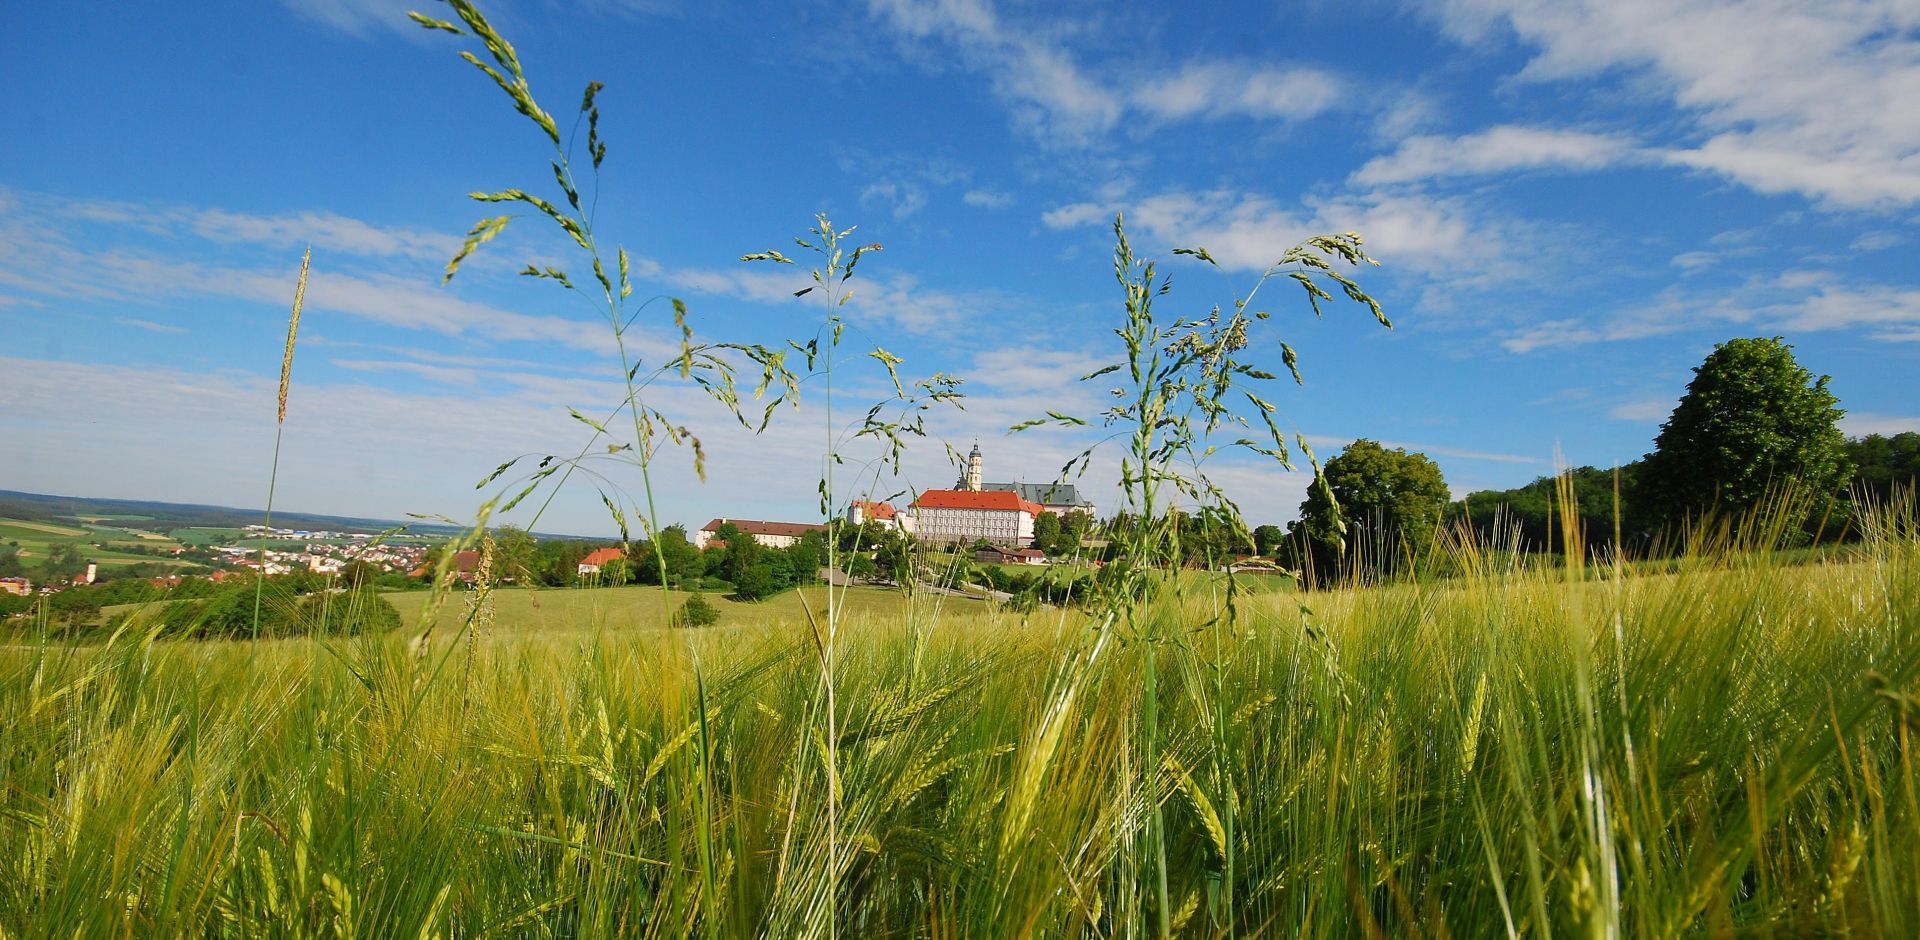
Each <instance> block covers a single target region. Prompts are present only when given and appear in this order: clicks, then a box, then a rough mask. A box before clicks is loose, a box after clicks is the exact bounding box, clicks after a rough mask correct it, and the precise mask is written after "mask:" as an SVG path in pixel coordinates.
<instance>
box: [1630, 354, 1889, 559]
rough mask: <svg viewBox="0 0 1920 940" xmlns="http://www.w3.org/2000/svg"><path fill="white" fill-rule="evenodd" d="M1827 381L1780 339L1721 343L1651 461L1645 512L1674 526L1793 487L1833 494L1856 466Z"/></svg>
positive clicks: (1690, 388) (1682, 401) (1746, 506)
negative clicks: (1849, 455) (1850, 461)
mask: <svg viewBox="0 0 1920 940" xmlns="http://www.w3.org/2000/svg"><path fill="white" fill-rule="evenodd" d="M1829 378H1830V377H1829V376H1824V375H1823V376H1820V377H1818V378H1815V377H1814V375H1813V373H1811V372H1808V371H1807V370H1806V369H1804V368H1802V367H1801V365H1800V364H1799V363H1798V362H1797V361H1795V360H1794V358H1793V347H1792V346H1789V345H1787V344H1786V343H1785V342H1783V341H1782V340H1781V339H1780V338H1779V337H1777V336H1776V337H1772V338H1752V339H1731V340H1728V341H1726V342H1724V343H1721V344H1719V345H1717V346H1715V347H1714V348H1713V352H1711V353H1709V354H1707V358H1706V360H1705V361H1704V362H1702V363H1701V364H1700V367H1699V368H1697V369H1695V370H1694V371H1693V381H1692V382H1689V383H1688V384H1687V392H1686V394H1685V395H1684V396H1682V397H1681V399H1680V403H1679V404H1678V405H1676V406H1675V407H1674V409H1673V415H1672V416H1671V417H1669V418H1668V419H1667V422H1666V423H1665V424H1664V425H1662V426H1661V428H1660V436H1659V437H1657V438H1656V439H1655V440H1654V449H1653V453H1651V454H1649V455H1647V459H1646V465H1645V468H1644V470H1643V471H1642V475H1641V476H1642V478H1641V484H1642V491H1643V495H1644V498H1645V499H1646V500H1647V501H1648V504H1649V508H1651V509H1652V510H1653V511H1654V512H1655V513H1657V514H1658V515H1659V516H1661V517H1662V518H1665V519H1667V520H1669V521H1672V520H1677V519H1681V518H1684V517H1686V516H1689V515H1695V514H1698V513H1701V512H1705V511H1708V510H1720V511H1740V510H1746V509H1751V508H1753V507H1755V506H1757V505H1759V503H1760V502H1761V500H1763V499H1764V498H1766V497H1767V496H1768V495H1769V493H1770V492H1772V491H1777V490H1779V489H1781V488H1784V487H1787V486H1797V487H1802V488H1804V491H1805V492H1807V493H1810V494H1812V495H1815V496H1820V497H1825V496H1831V495H1833V494H1834V493H1835V492H1836V491H1837V490H1838V489H1839V488H1840V487H1841V486H1842V485H1843V484H1844V483H1845V482H1846V481H1847V478H1848V475H1849V473H1850V472H1851V467H1850V466H1849V464H1848V460H1847V453H1846V446H1845V445H1846V441H1845V439H1844V438H1843V437H1842V435H1841V433H1840V427H1839V421H1840V416H1841V415H1842V414H1843V412H1842V411H1841V410H1840V408H1839V407H1838V402H1839V399H1837V398H1835V397H1834V395H1833V393H1832V392H1830V391H1828V390H1827V382H1828V380H1829Z"/></svg>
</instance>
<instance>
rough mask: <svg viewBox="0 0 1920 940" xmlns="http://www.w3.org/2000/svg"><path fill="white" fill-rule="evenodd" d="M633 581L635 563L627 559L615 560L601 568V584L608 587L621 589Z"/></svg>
mask: <svg viewBox="0 0 1920 940" xmlns="http://www.w3.org/2000/svg"><path fill="white" fill-rule="evenodd" d="M632 580H633V562H630V561H628V560H626V559H625V558H615V559H613V560H611V561H608V562H606V563H604V564H602V565H601V566H600V583H601V584H604V585H606V586H608V587H619V586H621V585H623V584H626V583H628V582H630V581H632Z"/></svg>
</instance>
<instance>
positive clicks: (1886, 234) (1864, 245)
mask: <svg viewBox="0 0 1920 940" xmlns="http://www.w3.org/2000/svg"><path fill="white" fill-rule="evenodd" d="M1906 241H1907V237H1906V236H1905V235H1902V234H1900V233H1899V232H1890V231H1887V230H1886V229H1879V230H1876V231H1872V232H1867V233H1865V234H1862V235H1861V236H1860V237H1859V238H1856V239H1854V240H1853V244H1852V245H1849V246H1848V247H1850V248H1852V249H1853V250H1854V251H1885V250H1887V249H1889V248H1893V247H1897V246H1899V245H1903V244H1906Z"/></svg>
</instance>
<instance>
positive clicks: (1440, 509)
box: [1293, 438, 1450, 577]
mask: <svg viewBox="0 0 1920 940" xmlns="http://www.w3.org/2000/svg"><path fill="white" fill-rule="evenodd" d="M1329 491H1331V493H1332V496H1333V499H1332V500H1331V501H1329V500H1328V498H1327V496H1328V492H1329ZM1449 496H1450V494H1449V492H1448V490H1447V481H1446V478H1445V477H1443V476H1442V475H1441V473H1440V466H1439V465H1438V464H1436V463H1434V462H1433V461H1432V460H1431V459H1429V458H1428V457H1427V455H1425V454H1421V453H1412V452H1409V451H1407V450H1406V449H1405V448H1398V447H1396V448H1393V449H1391V450H1389V449H1387V448H1385V447H1382V446H1380V444H1379V443H1377V442H1375V441H1370V440H1366V439H1364V438H1363V439H1361V440H1357V441H1354V442H1353V443H1352V444H1349V445H1348V446H1347V449H1346V450H1344V451H1341V452H1340V454H1339V456H1336V457H1334V458H1333V459H1332V460H1329V461H1327V463H1326V466H1325V467H1323V468H1321V471H1320V476H1319V478H1317V479H1315V480H1314V483H1313V486H1312V487H1311V488H1310V489H1309V490H1308V491H1307V498H1306V500H1305V501H1304V502H1302V503H1301V504H1300V518H1299V520H1298V521H1296V522H1295V523H1294V530H1293V536H1294V538H1293V541H1294V543H1295V550H1296V551H1299V552H1303V553H1307V554H1308V555H1309V557H1306V558H1296V559H1295V563H1296V564H1300V563H1301V562H1305V561H1311V563H1312V567H1313V568H1314V570H1315V571H1316V572H1317V573H1318V576H1319V577H1326V576H1329V575H1331V574H1333V573H1334V572H1335V571H1337V570H1339V569H1340V568H1342V567H1349V566H1356V565H1357V566H1360V567H1362V568H1364V569H1367V570H1370V571H1377V572H1390V571H1394V570H1398V569H1399V568H1400V566H1401V564H1402V562H1403V561H1404V560H1405V559H1406V558H1409V557H1415V558H1417V557H1419V556H1421V555H1423V554H1425V552H1426V550H1427V547H1428V545H1430V544H1431V543H1432V541H1433V533H1434V530H1435V529H1436V528H1437V527H1438V526H1439V525H1440V519H1441V516H1442V515H1443V514H1444V513H1445V512H1446V508H1447V502H1448V499H1449ZM1342 521H1344V522H1345V525H1346V532H1345V534H1344V538H1343V536H1342V533H1341V531H1340V529H1341V525H1340V523H1341V522H1342Z"/></svg>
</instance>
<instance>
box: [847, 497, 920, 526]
mask: <svg viewBox="0 0 1920 940" xmlns="http://www.w3.org/2000/svg"><path fill="white" fill-rule="evenodd" d="M847 521H849V522H852V523H853V524H854V525H864V524H866V523H868V522H873V523H877V524H879V525H881V526H884V527H886V528H889V529H893V530H894V531H896V532H905V533H909V534H911V533H912V532H913V515H912V514H911V513H904V512H901V511H900V510H898V509H895V508H893V504H892V503H880V502H869V501H866V500H858V499H857V500H854V501H853V505H851V506H848V507H847Z"/></svg>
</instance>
